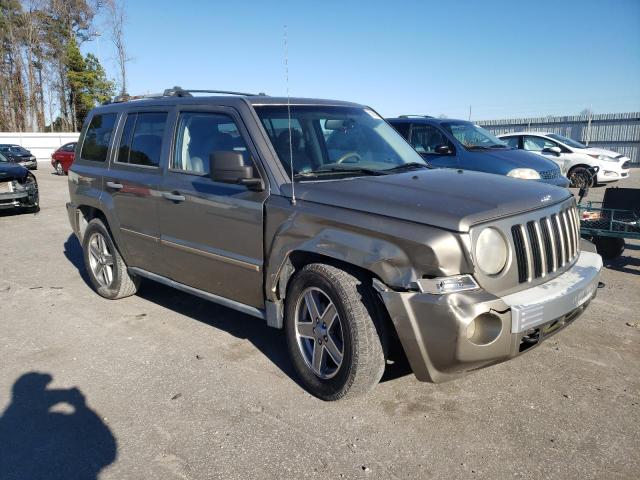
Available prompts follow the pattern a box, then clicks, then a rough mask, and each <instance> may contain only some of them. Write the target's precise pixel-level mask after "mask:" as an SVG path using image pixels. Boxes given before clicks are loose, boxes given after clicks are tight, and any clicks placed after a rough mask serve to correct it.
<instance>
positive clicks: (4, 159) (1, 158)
mask: <svg viewBox="0 0 640 480" xmlns="http://www.w3.org/2000/svg"><path fill="white" fill-rule="evenodd" d="M8 161H9V160H7V157H5V156H4V155H2V154H1V153H0V162H8Z"/></svg>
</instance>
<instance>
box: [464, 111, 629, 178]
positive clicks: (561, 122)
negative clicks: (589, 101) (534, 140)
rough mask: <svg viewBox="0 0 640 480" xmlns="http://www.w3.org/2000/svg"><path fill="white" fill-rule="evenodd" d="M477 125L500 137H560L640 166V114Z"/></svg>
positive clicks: (530, 119)
mask: <svg viewBox="0 0 640 480" xmlns="http://www.w3.org/2000/svg"><path fill="white" fill-rule="evenodd" d="M476 123H477V124H478V125H481V126H482V127H484V128H486V129H487V130H489V131H490V132H492V133H493V134H496V135H499V134H501V133H508V132H516V131H524V130H530V131H537V132H553V133H557V134H560V135H564V136H565V137H569V138H573V139H574V140H577V141H579V142H582V143H586V144H588V145H589V146H592V147H599V148H606V149H607V150H613V151H614V152H618V153H621V154H624V155H626V156H627V157H629V158H630V159H631V163H633V164H635V166H640V112H631V113H604V114H597V115H575V116H568V117H538V118H511V119H506V120H483V121H479V122H476Z"/></svg>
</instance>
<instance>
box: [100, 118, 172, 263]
mask: <svg viewBox="0 0 640 480" xmlns="http://www.w3.org/2000/svg"><path fill="white" fill-rule="evenodd" d="M169 121H170V111H169V110H168V109H166V108H150V109H145V110H139V111H136V110H129V111H127V112H125V113H123V114H122V116H121V118H120V122H119V127H118V132H117V135H116V138H115V142H114V150H115V151H114V154H113V155H112V162H111V167H110V169H109V171H108V172H107V175H105V178H104V191H105V197H104V201H105V203H107V202H108V203H110V204H111V208H112V210H113V215H114V216H115V217H116V219H117V226H118V232H117V234H118V236H119V237H120V238H121V239H122V240H121V242H120V245H119V246H120V247H121V248H123V249H124V250H125V251H124V252H123V254H124V255H125V256H126V257H125V258H126V261H127V264H128V265H129V266H130V267H139V268H142V269H144V270H148V271H151V272H154V273H157V270H158V267H157V264H158V259H157V250H158V243H159V241H160V227H159V223H158V202H159V200H158V199H159V193H158V187H159V184H160V180H161V178H162V171H161V168H160V165H161V158H163V157H165V156H166V155H167V151H168V143H169V142H168V141H167V139H168V138H169V132H168V128H167V127H168V123H169Z"/></svg>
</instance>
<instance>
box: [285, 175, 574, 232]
mask: <svg viewBox="0 0 640 480" xmlns="http://www.w3.org/2000/svg"><path fill="white" fill-rule="evenodd" d="M287 190H288V191H290V189H287ZM286 193H288V192H286ZM570 195H571V194H570V193H569V191H568V190H566V189H564V188H559V187H554V186H551V185H546V184H543V183H540V182H533V181H531V180H520V179H516V178H510V177H505V176H503V175H493V174H490V173H482V172H472V171H468V170H467V171H462V170H450V169H434V170H418V171H412V172H405V173H400V174H395V175H383V176H376V177H356V178H351V179H343V180H334V181H321V182H306V183H296V198H297V199H299V200H304V201H308V202H315V203H321V204H326V205H332V206H336V207H342V208H349V209H353V210H360V211H362V212H368V213H374V214H378V215H384V216H387V217H393V218H399V219H402V220H407V221H410V222H416V223H422V224H425V225H433V226H436V227H440V228H445V229H447V230H453V231H458V232H465V231H468V230H469V227H471V225H474V224H476V223H481V222H485V221H489V220H492V219H495V218H499V217H505V216H508V215H514V214H518V213H521V212H525V211H530V210H535V209H537V208H542V207H547V206H549V205H551V204H553V203H556V202H560V201H563V200H566V199H567V198H569V197H570Z"/></svg>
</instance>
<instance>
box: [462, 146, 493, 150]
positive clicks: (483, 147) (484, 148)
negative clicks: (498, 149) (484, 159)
mask: <svg viewBox="0 0 640 480" xmlns="http://www.w3.org/2000/svg"><path fill="white" fill-rule="evenodd" d="M465 147H466V148H467V149H469V150H489V149H490V148H491V147H487V146H486V145H465Z"/></svg>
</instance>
